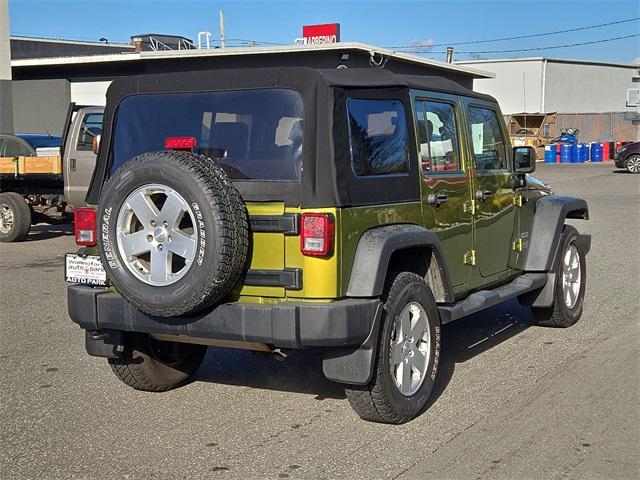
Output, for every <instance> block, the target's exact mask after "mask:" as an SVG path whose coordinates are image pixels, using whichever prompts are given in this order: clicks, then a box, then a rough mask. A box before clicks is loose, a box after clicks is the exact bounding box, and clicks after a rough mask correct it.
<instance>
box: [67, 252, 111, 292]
mask: <svg viewBox="0 0 640 480" xmlns="http://www.w3.org/2000/svg"><path fill="white" fill-rule="evenodd" d="M64 276H65V278H66V280H67V282H70V283H84V284H86V285H102V286H104V285H106V284H107V274H106V272H105V271H104V268H103V266H102V262H100V257H98V256H97V255H78V254H76V253H67V255H66V256H65V262H64Z"/></svg>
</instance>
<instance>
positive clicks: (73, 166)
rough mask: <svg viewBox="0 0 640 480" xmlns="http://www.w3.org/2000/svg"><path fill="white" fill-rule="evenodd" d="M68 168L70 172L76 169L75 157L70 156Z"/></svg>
mask: <svg viewBox="0 0 640 480" xmlns="http://www.w3.org/2000/svg"><path fill="white" fill-rule="evenodd" d="M69 170H70V171H72V172H75V171H76V159H75V158H70V159H69Z"/></svg>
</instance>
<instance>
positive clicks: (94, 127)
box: [76, 113, 102, 151]
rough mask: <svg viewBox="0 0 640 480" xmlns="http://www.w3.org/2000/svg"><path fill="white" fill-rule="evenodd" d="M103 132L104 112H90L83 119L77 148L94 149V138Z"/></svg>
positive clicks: (83, 149)
mask: <svg viewBox="0 0 640 480" xmlns="http://www.w3.org/2000/svg"><path fill="white" fill-rule="evenodd" d="M101 133H102V114H101V113H88V114H87V115H85V116H84V118H83V119H82V124H81V125H80V134H79V135H78V143H77V145H76V150H82V151H92V150H93V139H94V138H95V137H96V135H100V134H101Z"/></svg>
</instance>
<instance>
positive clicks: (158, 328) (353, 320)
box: [67, 285, 381, 348]
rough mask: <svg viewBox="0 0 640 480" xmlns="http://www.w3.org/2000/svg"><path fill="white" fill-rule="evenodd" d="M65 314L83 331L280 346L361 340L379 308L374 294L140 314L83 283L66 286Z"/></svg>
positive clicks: (357, 342) (117, 298)
mask: <svg viewBox="0 0 640 480" xmlns="http://www.w3.org/2000/svg"><path fill="white" fill-rule="evenodd" d="M67 298H68V308H69V316H70V317H71V320H73V321H74V322H75V323H77V324H78V325H80V327H82V328H84V329H85V330H87V331H89V332H99V331H103V330H105V331H106V330H116V331H124V332H143V333H155V334H166V335H183V336H187V337H195V338H202V339H215V340H234V341H244V342H259V343H266V344H270V345H274V346H276V347H282V348H305V347H345V346H355V345H361V344H362V343H363V342H364V341H365V340H366V339H367V337H368V336H369V334H370V333H371V331H372V328H373V326H374V323H375V319H376V318H377V316H378V315H379V314H380V305H381V303H380V301H379V300H377V299H346V300H338V301H335V302H328V303H307V302H281V303H277V304H271V305H261V304H253V303H225V304H222V305H219V306H218V307H216V308H215V309H214V310H212V311H210V312H207V313H203V314H199V315H195V316H192V317H185V318H163V317H154V316H151V315H146V314H144V313H142V312H140V311H139V310H138V309H137V308H135V307H134V306H133V305H131V304H129V303H128V302H126V301H125V300H124V299H123V298H122V297H121V296H120V295H118V294H116V293H114V292H112V291H110V290H108V289H106V288H96V287H89V286H86V285H70V286H69V288H68V292H67Z"/></svg>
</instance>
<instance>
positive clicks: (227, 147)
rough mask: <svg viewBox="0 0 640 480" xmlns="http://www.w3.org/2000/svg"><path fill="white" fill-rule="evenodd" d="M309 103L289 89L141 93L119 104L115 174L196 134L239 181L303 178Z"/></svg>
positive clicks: (200, 148) (201, 147)
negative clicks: (305, 107) (305, 112)
mask: <svg viewBox="0 0 640 480" xmlns="http://www.w3.org/2000/svg"><path fill="white" fill-rule="evenodd" d="M302 132H303V105H302V98H301V97H300V95H299V94H298V93H297V92H295V91H293V90H287V89H258V90H236V91H225V92H202V93H173V94H157V95H135V96H131V97H128V98H125V99H124V100H123V101H122V102H121V103H120V105H119V107H118V112H117V115H116V127H115V133H114V147H113V164H112V173H113V171H115V169H117V168H118V167H119V166H120V165H122V164H123V163H124V162H126V161H127V160H129V159H131V158H132V157H135V156H136V155H139V154H141V153H144V152H152V151H158V150H163V148H164V139H165V138H166V137H195V138H196V148H195V149H194V150H195V151H196V152H197V153H201V154H203V155H206V156H208V157H210V158H211V159H213V161H214V162H216V163H217V164H218V165H220V166H221V167H222V169H223V170H224V171H225V172H226V173H227V175H228V176H229V177H230V178H232V179H234V180H267V181H288V182H298V181H299V180H300V175H301V170H302V137H303V135H302Z"/></svg>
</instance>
